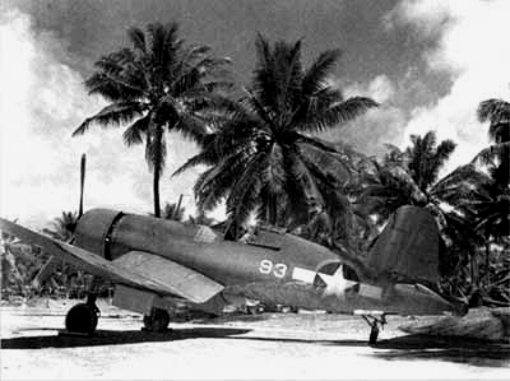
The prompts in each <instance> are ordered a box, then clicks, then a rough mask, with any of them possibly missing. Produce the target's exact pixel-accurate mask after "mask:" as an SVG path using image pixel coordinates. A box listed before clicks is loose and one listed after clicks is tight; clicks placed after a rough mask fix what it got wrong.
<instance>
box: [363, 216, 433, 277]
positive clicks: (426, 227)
mask: <svg viewBox="0 0 510 381" xmlns="http://www.w3.org/2000/svg"><path fill="white" fill-rule="evenodd" d="M368 265H369V267H370V268H371V270H372V271H374V272H375V273H376V274H379V275H382V274H388V275H390V276H392V277H395V278H398V279H404V280H405V279H410V280H421V281H428V282H432V283H435V282H437V281H438V280H439V232H438V229H437V225H436V222H435V220H434V218H433V217H432V215H431V214H430V213H429V212H428V211H426V210H425V209H423V208H418V207H415V206H403V207H401V208H399V209H398V210H397V211H396V212H395V214H394V215H393V216H392V217H391V218H390V220H389V221H388V223H387V225H386V226H385V228H384V230H383V231H382V233H381V234H380V235H379V237H378V238H377V240H376V241H375V243H374V245H373V246H372V249H371V250H370V252H369V256H368Z"/></svg>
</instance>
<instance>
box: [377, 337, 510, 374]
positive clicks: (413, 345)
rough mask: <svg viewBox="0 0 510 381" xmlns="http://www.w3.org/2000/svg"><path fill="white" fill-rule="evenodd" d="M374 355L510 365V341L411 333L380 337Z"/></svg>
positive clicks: (387, 358) (386, 357)
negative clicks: (489, 340) (388, 337)
mask: <svg viewBox="0 0 510 381" xmlns="http://www.w3.org/2000/svg"><path fill="white" fill-rule="evenodd" d="M372 347H373V348H374V349H385V351H380V352H375V353H373V354H372V355H373V356H375V357H378V358H382V359H386V360H390V361H391V360H443V361H449V362H456V363H467V364H470V365H475V366H480V367H510V344H507V343H489V342H486V341H480V340H473V339H462V338H454V337H439V336H438V337H434V336H427V335H408V336H402V337H397V338H394V339H389V340H381V341H380V342H378V343H377V344H376V345H373V346H372Z"/></svg>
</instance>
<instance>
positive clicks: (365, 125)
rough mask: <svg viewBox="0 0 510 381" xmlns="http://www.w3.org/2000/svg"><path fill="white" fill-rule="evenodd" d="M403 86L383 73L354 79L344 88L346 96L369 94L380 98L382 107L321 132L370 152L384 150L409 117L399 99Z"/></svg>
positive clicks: (332, 139) (376, 152)
mask: <svg viewBox="0 0 510 381" xmlns="http://www.w3.org/2000/svg"><path fill="white" fill-rule="evenodd" d="M401 90H402V89H400V85H399V84H395V83H394V82H392V81H391V80H390V79H389V78H388V76H386V75H384V74H381V75H377V76H375V77H374V78H373V79H371V80H370V81H368V82H366V83H351V84H350V85H348V86H347V87H346V88H345V90H344V94H345V97H346V98H347V97H354V96H364V97H370V98H372V99H374V100H375V101H377V102H378V103H379V104H380V107H379V108H377V109H372V110H370V111H368V112H367V113H366V114H364V115H362V116H360V117H358V118H356V119H355V120H354V121H351V122H348V123H347V124H345V125H343V126H339V127H337V128H335V129H332V130H330V131H328V132H326V133H323V134H321V137H322V138H324V139H326V140H329V141H342V142H346V143H348V144H350V145H352V146H353V147H354V148H355V149H357V150H359V151H361V152H363V153H365V154H367V155H377V154H381V153H383V152H384V151H385V146H384V144H385V143H394V144H398V143H399V142H400V139H401V137H402V132H403V130H404V127H405V124H406V121H407V117H406V113H405V111H404V110H403V108H402V107H400V105H398V102H397V100H398V97H399V96H400V92H401ZM397 142H398V143H397Z"/></svg>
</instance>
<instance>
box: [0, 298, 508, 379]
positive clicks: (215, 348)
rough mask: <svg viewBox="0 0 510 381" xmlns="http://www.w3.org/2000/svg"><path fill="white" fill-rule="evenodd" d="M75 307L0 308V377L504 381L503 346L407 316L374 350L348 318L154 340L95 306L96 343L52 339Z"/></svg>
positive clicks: (265, 320) (226, 322)
mask: <svg viewBox="0 0 510 381" xmlns="http://www.w3.org/2000/svg"><path fill="white" fill-rule="evenodd" d="M74 303H76V301H72V302H56V301H52V300H45V301H40V302H38V303H35V304H34V305H31V306H27V305H22V306H17V307H12V306H2V307H1V320H0V325H1V338H2V343H1V347H2V349H1V352H0V361H1V373H0V378H1V379H2V380H15V379H16V380H35V379H37V380H42V379H48V380H49V379H52V380H92V379H93V380H119V379H122V380H140V379H150V380H156V379H222V380H226V379H259V380H260V379H287V380H289V379H393V380H395V379H406V380H409V379H426V380H432V379H441V380H444V379H462V380H466V379H479V380H489V379H505V380H509V379H510V345H509V344H488V343H479V342H473V341H466V340H464V341H459V340H456V341H452V340H449V339H444V338H443V339H437V338H436V339H432V338H428V337H422V336H408V335H405V334H403V333H402V332H400V331H399V330H398V329H397V328H398V326H399V324H402V323H404V322H406V319H408V318H402V317H390V318H389V324H388V325H387V326H386V328H385V330H384V331H382V332H381V335H380V339H379V343H378V344H377V345H376V346H372V347H371V346H369V345H367V337H368V332H369V330H368V326H367V325H366V323H364V321H363V320H362V319H361V318H357V317H352V316H339V315H325V314H319V313H300V314H297V315H296V314H263V315H258V316H224V317H221V318H217V319H214V320H209V321H193V322H186V323H173V324H172V325H171V328H172V329H173V330H172V331H171V332H169V333H162V334H161V333H160V334H153V333H146V332H141V331H140V328H141V326H142V322H141V316H140V315H138V314H135V313H131V312H128V311H123V310H119V309H116V308H114V307H111V306H109V305H108V304H107V303H105V302H101V305H100V308H101V310H102V317H101V319H100V322H99V327H98V329H99V330H98V334H97V336H96V337H95V338H75V337H59V336H57V334H58V330H59V329H61V328H62V327H63V324H64V318H65V313H66V311H67V309H68V308H70V306H71V305H72V304H74Z"/></svg>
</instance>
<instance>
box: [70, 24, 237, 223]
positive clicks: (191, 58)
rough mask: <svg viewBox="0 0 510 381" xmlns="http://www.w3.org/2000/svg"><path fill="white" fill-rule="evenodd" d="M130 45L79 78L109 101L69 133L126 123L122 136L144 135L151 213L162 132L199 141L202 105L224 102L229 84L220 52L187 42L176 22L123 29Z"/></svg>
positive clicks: (162, 154)
mask: <svg viewBox="0 0 510 381" xmlns="http://www.w3.org/2000/svg"><path fill="white" fill-rule="evenodd" d="M128 37H129V40H130V43H131V47H125V48H122V49H120V50H118V51H116V52H114V53H111V54H109V55H107V56H104V57H102V58H101V59H100V60H98V61H97V62H96V63H95V66H96V68H97V70H96V72H95V73H94V74H92V76H91V77H90V78H88V79H87V80H86V82H85V86H86V87H87V88H88V89H89V93H90V94H99V95H100V96H102V97H103V98H104V99H106V100H107V101H108V102H109V105H108V106H106V107H104V108H103V109H102V110H101V111H99V112H98V113H97V114H95V115H93V116H91V117H89V118H87V119H85V121H84V122H83V123H82V124H81V125H80V126H79V127H78V128H77V129H76V131H75V132H74V133H73V136H76V135H81V134H83V133H85V132H86V131H87V130H88V128H89V126H90V125H91V124H99V125H101V126H103V127H108V126H119V125H126V124H128V126H127V128H126V130H125V131H124V142H125V143H126V144H127V145H128V146H131V145H133V144H140V143H142V142H143V141H144V140H145V159H146V161H147V163H148V166H149V170H151V171H152V172H153V195H154V214H155V215H156V216H157V217H159V216H160V215H161V209H160V196H159V182H160V178H161V175H162V173H163V169H164V167H165V159H166V145H165V138H164V135H165V132H166V131H178V132H180V133H182V134H184V135H185V136H187V137H190V138H192V139H194V140H197V141H200V140H201V139H202V138H203V136H204V135H205V133H206V130H207V128H206V121H207V111H208V110H210V109H214V108H216V107H220V106H221V105H223V104H225V103H226V100H225V98H224V97H222V96H219V95H218V94H219V92H220V91H221V90H224V89H228V88H230V86H231V83H230V81H229V80H228V79H227V76H226V75H227V73H226V71H225V70H224V68H225V65H226V64H227V63H229V60H228V59H226V58H215V57H214V56H212V55H211V54H210V49H209V48H208V47H205V46H191V47H190V46H187V45H185V43H184V40H182V39H180V38H179V37H178V26H177V24H176V23H171V24H168V25H162V24H159V23H155V24H149V26H148V27H147V32H146V33H144V32H143V30H141V29H139V28H131V29H129V31H128Z"/></svg>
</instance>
